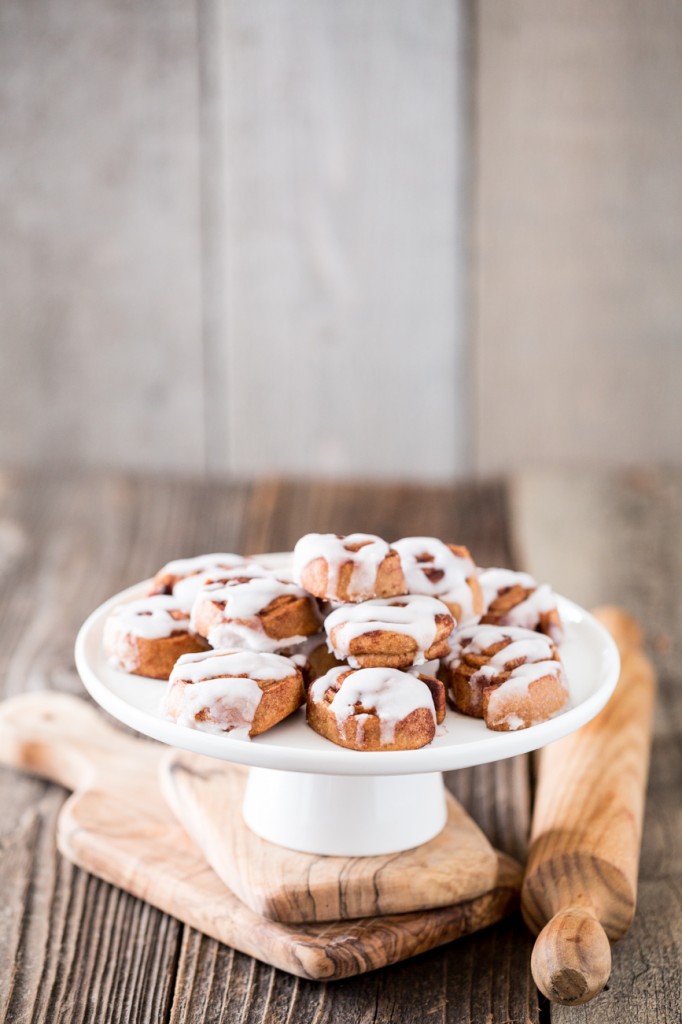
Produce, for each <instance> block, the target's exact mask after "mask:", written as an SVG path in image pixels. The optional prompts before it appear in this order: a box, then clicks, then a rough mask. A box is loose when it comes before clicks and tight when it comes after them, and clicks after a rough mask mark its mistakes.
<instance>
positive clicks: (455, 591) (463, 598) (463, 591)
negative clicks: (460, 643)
mask: <svg viewBox="0 0 682 1024" xmlns="http://www.w3.org/2000/svg"><path fill="white" fill-rule="evenodd" d="M469 578H470V577H467V578H466V579H463V580H461V581H460V582H459V583H458V584H457V585H456V586H454V587H453V588H452V589H451V590H449V591H448V592H447V593H444V594H441V595H440V600H441V601H443V602H444V604H447V605H455V604H456V605H457V606H458V607H459V609H460V612H459V616H458V617H457V625H458V626H469V625H472V624H473V623H474V622H478V620H479V618H480V613H479V612H478V611H476V609H475V608H474V592H473V590H472V589H471V587H470V586H469V582H468V580H469Z"/></svg>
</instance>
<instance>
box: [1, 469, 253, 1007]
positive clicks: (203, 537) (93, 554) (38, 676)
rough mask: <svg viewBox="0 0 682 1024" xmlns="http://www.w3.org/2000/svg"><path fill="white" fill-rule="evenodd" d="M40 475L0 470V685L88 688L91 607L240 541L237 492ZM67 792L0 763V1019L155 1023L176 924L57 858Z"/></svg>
mask: <svg viewBox="0 0 682 1024" xmlns="http://www.w3.org/2000/svg"><path fill="white" fill-rule="evenodd" d="M212 493H213V494H214V501H213V502H211V503H210V508H207V509H206V514H205V515H203V516H202V497H203V492H201V491H200V490H197V489H194V488H192V487H188V486H181V485H178V484H173V483H163V482H161V481H147V482H143V481H133V480H129V479H128V480H125V479H121V478H111V479H109V478H107V477H101V476H98V477H94V476H92V477H88V476H71V477H66V478H62V477H57V476H47V475H45V474H41V475H39V476H33V475H31V474H3V475H2V476H1V477H0V584H1V587H0V629H1V630H2V634H3V637H4V642H3V648H2V652H0V679H1V680H2V683H1V684H0V685H2V688H3V691H4V695H10V694H12V693H17V692H20V691H22V690H26V689H42V688H56V689H63V690H71V691H73V692H78V693H82V687H81V684H80V682H79V681H78V678H77V676H76V673H75V669H74V666H73V655H72V648H73V640H74V637H75V632H76V630H77V628H78V625H79V623H80V622H81V621H82V620H83V618H84V617H85V615H87V613H88V611H89V610H91V609H92V607H94V606H95V605H96V604H97V603H98V602H99V601H101V600H102V599H103V598H105V597H106V596H107V595H108V594H110V593H112V592H113V591H115V590H116V589H118V588H120V587H122V586H125V585H126V584H127V583H130V582H133V581H134V580H135V579H139V578H141V577H144V576H146V575H149V574H150V573H152V572H153V571H154V570H155V568H157V567H158V565H159V564H161V563H162V562H163V561H165V560H166V559H167V558H168V557H169V555H170V554H172V553H174V552H175V551H177V550H178V548H179V547H183V546H184V545H187V546H186V547H183V550H184V551H186V552H187V553H188V554H189V553H192V552H193V551H195V552H196V551H198V550H200V548H201V544H202V542H206V543H207V544H208V543H209V542H210V543H211V544H213V543H217V541H218V539H220V540H221V541H222V542H223V543H226V544H231V545H232V546H233V547H237V548H239V547H240V546H241V538H240V528H241V517H240V515H239V508H240V505H242V504H243V498H244V488H239V487H229V488H228V487H220V486H216V487H215V488H213V489H212ZM63 799H64V793H63V792H62V790H60V789H58V788H55V787H46V786H45V785H44V784H42V783H40V782H37V781H35V780H32V779H29V778H27V777H25V776H23V775H21V774H15V773H11V772H8V771H2V772H0V805H1V806H2V808H3V816H2V822H1V836H0V862H1V864H2V867H1V868H0V905H2V908H3V926H2V928H1V929H0V1018H2V1019H5V1018H6V1019H8V1020H16V1021H22V1022H23V1021H25V1020H26V1021H28V1020H36V1021H45V1022H51V1021H53V1020H57V1019H64V1020H69V1021H71V1020H73V1021H80V1020H83V1021H87V1022H91V1021H92V1022H98V1021H104V1020H159V1019H163V1018H164V1017H165V1016H166V1014H167V1012H168V1007H169V1005H170V995H171V987H172V985H173V984H174V982H173V978H174V969H175V963H176V957H177V953H178V948H179V941H180V934H181V930H180V926H179V925H178V924H177V922H175V921H173V920H172V919H170V918H167V917H165V916H164V915H162V914H159V913H158V912H157V911H154V910H152V909H151V908H149V907H148V906H146V905H145V904H143V903H139V902H138V901H135V900H133V899H131V898H130V897H128V896H127V895H125V894H124V893H121V892H120V891H119V890H116V889H112V888H111V887H109V886H105V885H104V884H103V883H101V882H98V881H97V880H95V879H93V878H91V877H90V876H88V875H86V874H84V873H83V872H78V871H76V870H74V869H73V868H71V867H70V865H68V863H67V862H66V861H64V860H62V858H60V857H59V856H58V855H57V853H56V850H55V846H54V827H55V821H56V816H57V813H58V811H59V809H60V807H61V804H62V802H63Z"/></svg>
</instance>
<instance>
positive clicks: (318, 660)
mask: <svg viewBox="0 0 682 1024" xmlns="http://www.w3.org/2000/svg"><path fill="white" fill-rule="evenodd" d="M281 653H282V654H286V656H287V657H288V658H291V660H292V661H293V663H294V665H297V666H298V668H300V670H301V672H302V673H303V682H304V683H305V686H306V689H307V688H308V687H309V686H310V684H311V683H312V682H314V681H315V680H316V679H319V678H320V676H323V675H324V674H325V673H326V672H328V671H329V669H330V668H338V666H339V665H342V664H343V662H341V661H339V660H338V658H335V657H334V655H333V654H332V652H331V651H330V650H329V649H328V647H327V637H326V635H325V634H324V633H315V634H314V636H310V637H308V638H307V640H304V641H303V643H302V644H297V646H296V647H292V648H287V649H286V650H285V651H282V652H281ZM432 674H433V673H432Z"/></svg>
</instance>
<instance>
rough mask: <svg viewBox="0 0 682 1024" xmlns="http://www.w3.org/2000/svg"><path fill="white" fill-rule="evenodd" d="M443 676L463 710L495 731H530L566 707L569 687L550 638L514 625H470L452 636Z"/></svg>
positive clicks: (450, 694)
mask: <svg viewBox="0 0 682 1024" xmlns="http://www.w3.org/2000/svg"><path fill="white" fill-rule="evenodd" d="M451 648H452V650H451V653H450V654H449V655H448V657H447V658H446V659H445V662H444V665H443V668H442V670H441V676H442V677H444V678H445V680H446V683H447V687H448V699H449V701H450V703H451V704H452V705H453V707H454V708H455V709H456V710H457V711H461V712H462V713H463V714H465V715H472V716H473V717H474V718H483V719H484V720H485V724H486V725H487V726H488V728H489V729H496V730H500V731H503V732H507V731H510V730H514V729H526V728H527V727H528V726H530V725H536V724H537V723H538V722H544V721H545V720H546V719H548V718H552V717H554V715H557V714H558V713H559V712H560V711H563V710H564V709H565V708H566V706H567V704H568V701H569V692H568V685H567V682H566V676H565V672H564V668H563V665H562V663H561V659H560V657H559V652H558V651H557V649H556V646H555V645H554V643H553V642H552V640H551V639H550V638H549V637H548V636H543V635H542V634H541V633H537V632H534V631H532V630H529V629H519V628H515V627H512V626H484V625H476V626H467V627H465V628H463V629H459V630H457V632H456V633H455V635H454V636H453V637H452V639H451Z"/></svg>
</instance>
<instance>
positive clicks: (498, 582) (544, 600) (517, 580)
mask: <svg viewBox="0 0 682 1024" xmlns="http://www.w3.org/2000/svg"><path fill="white" fill-rule="evenodd" d="M478 581H479V583H480V585H481V590H482V591H483V608H484V614H485V612H487V610H488V608H489V607H490V605H491V604H492V603H493V601H494V600H495V598H496V597H497V596H498V594H499V592H500V591H501V590H506V589H507V588H508V587H514V586H517V585H518V586H521V587H523V588H524V590H530V594H529V595H528V597H526V598H525V599H524V600H523V601H520V602H519V604H517V605H515V606H514V607H513V608H511V609H510V610H509V611H508V612H507V614H506V615H505V616H504V617H503V618H501V619H500V624H501V625H508V626H519V627H520V628H522V629H535V627H536V626H537V625H538V622H539V619H540V614H541V613H543V612H551V611H553V610H554V609H555V608H556V598H555V596H554V594H553V592H552V588H551V587H550V586H549V585H548V584H547V583H543V584H542V585H540V586H538V584H537V582H536V581H535V580H534V579H533V577H532V576H530V575H529V574H528V573H527V572H514V570H513V569H481V570H480V572H479V574H478ZM557 632H558V631H557Z"/></svg>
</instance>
